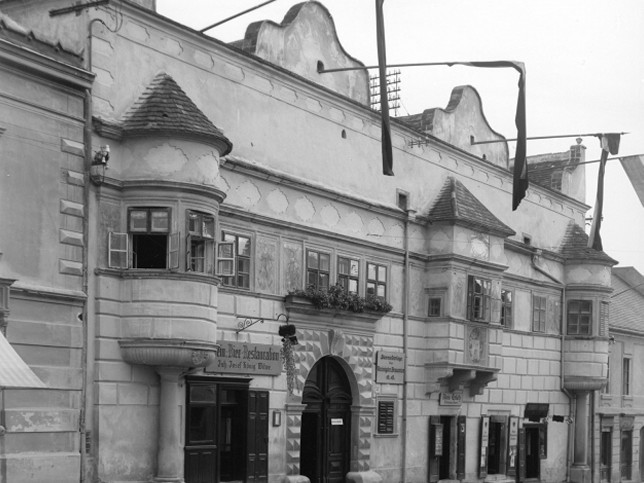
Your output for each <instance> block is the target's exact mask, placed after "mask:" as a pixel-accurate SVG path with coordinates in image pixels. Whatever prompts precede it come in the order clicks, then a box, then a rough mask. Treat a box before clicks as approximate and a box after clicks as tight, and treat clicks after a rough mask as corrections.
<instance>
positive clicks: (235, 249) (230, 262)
mask: <svg viewBox="0 0 644 483" xmlns="http://www.w3.org/2000/svg"><path fill="white" fill-rule="evenodd" d="M222 238H223V243H219V244H218V245H217V257H218V258H217V268H218V270H217V275H220V276H221V280H222V284H223V285H224V286H226V287H236V288H242V289H250V257H251V239H250V237H248V236H245V235H240V234H237V233H230V232H223V234H222Z"/></svg>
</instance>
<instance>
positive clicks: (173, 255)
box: [168, 232, 179, 270]
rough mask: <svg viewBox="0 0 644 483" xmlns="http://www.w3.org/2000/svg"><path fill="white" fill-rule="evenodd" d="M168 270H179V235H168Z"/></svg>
mask: <svg viewBox="0 0 644 483" xmlns="http://www.w3.org/2000/svg"><path fill="white" fill-rule="evenodd" d="M168 268H169V269H171V270H177V269H178V268H179V233H178V232H176V233H170V235H169V237H168Z"/></svg>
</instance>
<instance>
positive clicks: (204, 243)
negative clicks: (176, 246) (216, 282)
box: [186, 210, 216, 275]
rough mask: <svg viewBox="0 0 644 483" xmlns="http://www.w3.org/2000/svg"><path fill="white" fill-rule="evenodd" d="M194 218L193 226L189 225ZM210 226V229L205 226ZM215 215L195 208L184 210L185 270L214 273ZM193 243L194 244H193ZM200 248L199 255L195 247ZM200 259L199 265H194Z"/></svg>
mask: <svg viewBox="0 0 644 483" xmlns="http://www.w3.org/2000/svg"><path fill="white" fill-rule="evenodd" d="M192 220H195V222H194V226H191V223H192ZM207 226H209V227H210V231H209V230H208V229H207V228H206V227H207ZM215 226H216V225H215V216H214V215H212V214H210V213H205V212H202V211H197V210H186V272H194V273H206V274H209V275H213V274H214V273H215V265H216V264H215V258H216V256H215V255H216V252H215V245H216V242H215ZM193 245H194V246H193ZM197 248H201V253H200V254H199V255H197V254H195V252H194V251H195V249H197ZM198 260H201V267H200V269H199V267H196V265H197V261H198Z"/></svg>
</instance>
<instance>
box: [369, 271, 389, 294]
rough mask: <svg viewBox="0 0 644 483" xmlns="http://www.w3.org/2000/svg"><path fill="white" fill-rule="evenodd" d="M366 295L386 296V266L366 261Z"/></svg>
mask: <svg viewBox="0 0 644 483" xmlns="http://www.w3.org/2000/svg"><path fill="white" fill-rule="evenodd" d="M366 293H367V295H376V296H377V297H380V298H382V299H386V298H387V267H385V266H384V265H378V264H377V263H367V290H366Z"/></svg>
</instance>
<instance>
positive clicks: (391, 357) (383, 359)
mask: <svg viewBox="0 0 644 483" xmlns="http://www.w3.org/2000/svg"><path fill="white" fill-rule="evenodd" d="M404 376H405V354H403V353H402V352H384V351H379V352H378V353H377V357H376V382H377V383H379V384H403V383H404Z"/></svg>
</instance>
